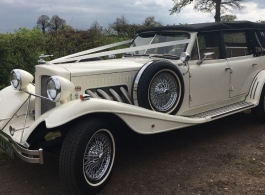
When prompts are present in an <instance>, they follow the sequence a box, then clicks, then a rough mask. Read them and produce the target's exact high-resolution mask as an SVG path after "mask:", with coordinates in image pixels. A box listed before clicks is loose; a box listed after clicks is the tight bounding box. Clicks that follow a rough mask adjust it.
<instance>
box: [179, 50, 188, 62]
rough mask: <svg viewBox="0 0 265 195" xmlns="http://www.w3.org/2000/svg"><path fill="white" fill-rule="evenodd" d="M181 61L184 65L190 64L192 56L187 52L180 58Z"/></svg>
mask: <svg viewBox="0 0 265 195" xmlns="http://www.w3.org/2000/svg"><path fill="white" fill-rule="evenodd" d="M180 60H181V61H182V62H183V63H185V62H188V61H189V60H190V54H188V53H187V52H182V53H181V56H180Z"/></svg>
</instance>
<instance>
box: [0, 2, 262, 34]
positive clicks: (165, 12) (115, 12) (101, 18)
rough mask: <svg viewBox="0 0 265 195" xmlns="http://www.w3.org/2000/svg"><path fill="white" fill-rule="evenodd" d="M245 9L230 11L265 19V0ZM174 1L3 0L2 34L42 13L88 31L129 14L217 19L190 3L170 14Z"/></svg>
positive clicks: (135, 18)
mask: <svg viewBox="0 0 265 195" xmlns="http://www.w3.org/2000/svg"><path fill="white" fill-rule="evenodd" d="M243 5H244V6H245V9H243V10H241V11H232V12H230V13H229V12H228V13H227V14H233V15H236V16H237V18H238V20H249V21H258V20H265V2H264V0H247V1H246V2H245V3H243ZM172 6H173V1H172V0H0V18H1V19H0V33H6V32H13V31H14V30H15V29H18V28H22V27H26V28H29V29H32V28H33V27H34V26H36V22H37V19H38V17H39V16H41V15H48V16H49V17H50V18H51V17H52V16H53V15H58V16H59V17H61V18H62V19H65V20H66V23H67V24H68V25H71V26H72V27H73V28H74V29H81V30H87V29H89V27H90V25H91V24H92V23H93V21H95V20H97V21H98V22H99V23H100V25H101V26H103V27H108V25H109V24H111V23H113V22H114V21H115V19H116V18H117V17H120V16H122V15H123V16H125V17H126V19H127V20H128V22H129V23H137V24H140V23H143V21H144V19H145V18H146V17H148V16H154V17H155V19H156V21H159V22H161V23H162V24H163V25H167V24H179V23H188V24H191V23H202V22H213V21H214V19H213V17H214V15H213V14H210V13H201V12H196V11H194V10H193V5H192V4H190V5H189V6H187V7H186V8H184V9H183V10H182V12H181V13H180V14H178V15H176V14H174V15H169V13H170V12H169V9H170V8H172Z"/></svg>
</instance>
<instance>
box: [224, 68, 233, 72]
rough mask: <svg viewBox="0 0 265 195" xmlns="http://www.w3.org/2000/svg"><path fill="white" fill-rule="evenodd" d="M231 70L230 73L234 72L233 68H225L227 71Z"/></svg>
mask: <svg viewBox="0 0 265 195" xmlns="http://www.w3.org/2000/svg"><path fill="white" fill-rule="evenodd" d="M228 70H230V72H233V70H232V68H225V71H228Z"/></svg>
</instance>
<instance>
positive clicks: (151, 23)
mask: <svg viewBox="0 0 265 195" xmlns="http://www.w3.org/2000/svg"><path fill="white" fill-rule="evenodd" d="M143 26H144V27H156V26H162V24H161V23H160V22H157V21H156V20H155V17H154V16H149V17H147V18H145V20H144V22H143Z"/></svg>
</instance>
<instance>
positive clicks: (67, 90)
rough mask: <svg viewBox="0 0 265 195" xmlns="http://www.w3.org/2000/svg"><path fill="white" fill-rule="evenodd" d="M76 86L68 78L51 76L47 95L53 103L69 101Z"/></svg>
mask: <svg viewBox="0 0 265 195" xmlns="http://www.w3.org/2000/svg"><path fill="white" fill-rule="evenodd" d="M74 89H75V86H74V84H73V83H72V82H71V81H69V80H67V79H66V78H63V77H60V76H51V77H50V78H49V79H48V82H47V95H48V97H49V99H50V100H51V101H53V102H58V101H62V100H65V99H67V97H69V95H70V94H71V93H73V92H74Z"/></svg>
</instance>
